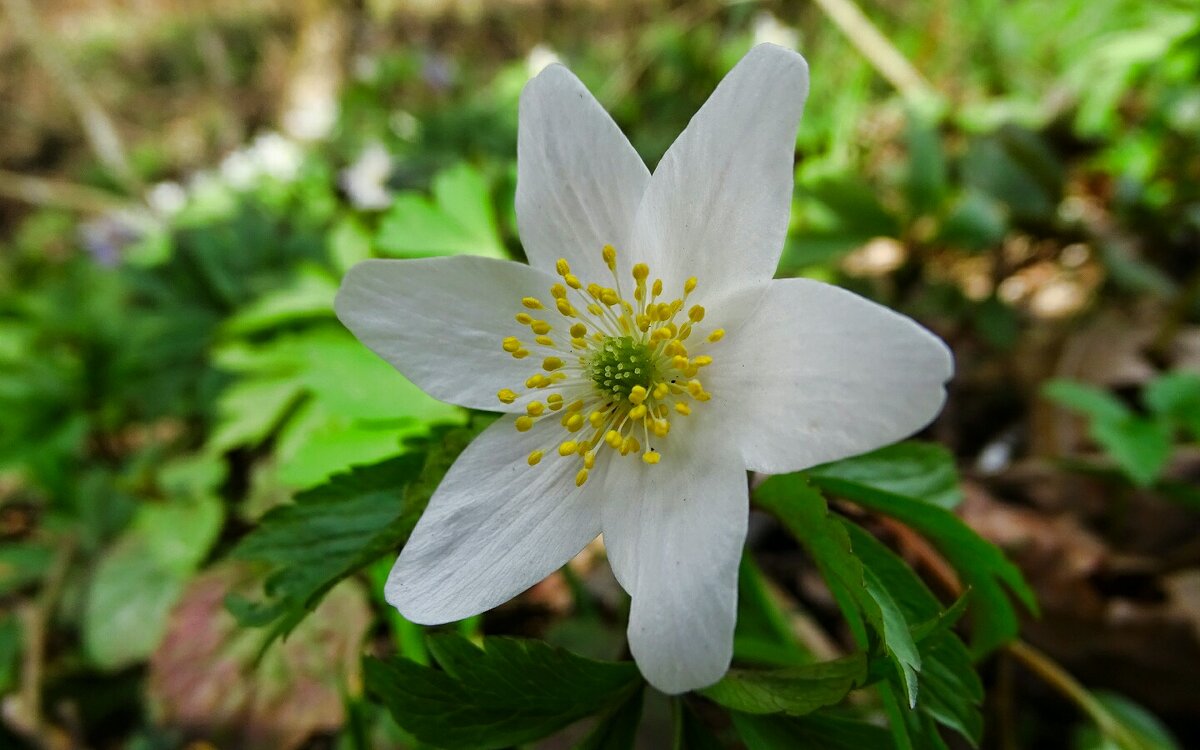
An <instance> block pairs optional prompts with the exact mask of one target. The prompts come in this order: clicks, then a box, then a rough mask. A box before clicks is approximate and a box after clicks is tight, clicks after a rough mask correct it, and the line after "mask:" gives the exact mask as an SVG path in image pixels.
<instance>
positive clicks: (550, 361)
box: [542, 357, 563, 372]
mask: <svg viewBox="0 0 1200 750" xmlns="http://www.w3.org/2000/svg"><path fill="white" fill-rule="evenodd" d="M562 366H563V361H562V360H561V359H559V358H558V357H546V358H545V359H543V360H542V369H543V370H545V371H546V372H554V371H555V370H557V369H558V368H560V367H562Z"/></svg>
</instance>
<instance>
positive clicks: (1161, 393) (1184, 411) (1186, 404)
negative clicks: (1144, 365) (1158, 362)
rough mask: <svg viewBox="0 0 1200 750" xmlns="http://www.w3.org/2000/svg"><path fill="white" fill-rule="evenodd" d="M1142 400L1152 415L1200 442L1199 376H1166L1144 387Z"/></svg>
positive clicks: (1181, 372) (1176, 374)
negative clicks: (1184, 429) (1165, 418)
mask: <svg viewBox="0 0 1200 750" xmlns="http://www.w3.org/2000/svg"><path fill="white" fill-rule="evenodd" d="M1142 400H1143V401H1144V402H1145V404H1146V406H1147V407H1148V408H1149V409H1150V410H1151V411H1153V412H1154V413H1155V414H1159V415H1162V416H1164V417H1170V418H1171V419H1174V420H1175V421H1176V422H1178V423H1179V424H1180V425H1182V426H1183V427H1184V428H1186V429H1187V431H1188V432H1190V433H1191V435H1192V438H1193V439H1196V440H1200V375H1198V374H1196V373H1194V372H1183V371H1179V372H1169V373H1166V374H1165V375H1160V376H1159V377H1157V378H1155V379H1154V380H1152V381H1150V382H1149V383H1147V384H1146V389H1145V390H1144V391H1143V392H1142Z"/></svg>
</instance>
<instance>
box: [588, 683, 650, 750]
mask: <svg viewBox="0 0 1200 750" xmlns="http://www.w3.org/2000/svg"><path fill="white" fill-rule="evenodd" d="M641 720H642V690H641V688H638V689H636V690H634V691H633V692H632V693H631V694H630V695H629V699H628V700H626V701H625V702H624V703H622V704H621V705H620V706H618V707H617V709H616V710H615V711H613V712H612V713H611V714H609V715H608V716H605V717H604V718H602V719H601V720H600V722H599V723H598V724H596V728H595V729H593V730H592V733H591V734H589V735H588V736H587V737H586V738H585V739H584V740H583V742H581V743H579V745H577V746H576V750H630V749H631V748H632V747H633V743H634V739H635V737H636V735H637V728H638V723H640V722H641Z"/></svg>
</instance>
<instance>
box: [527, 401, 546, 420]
mask: <svg viewBox="0 0 1200 750" xmlns="http://www.w3.org/2000/svg"><path fill="white" fill-rule="evenodd" d="M544 411H546V405H545V404H543V403H542V402H541V401H530V402H529V403H528V404H526V405H525V412H526V413H527V414H528V415H529V416H531V417H539V416H541V414H542V412H544Z"/></svg>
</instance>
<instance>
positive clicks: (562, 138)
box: [516, 65, 650, 286]
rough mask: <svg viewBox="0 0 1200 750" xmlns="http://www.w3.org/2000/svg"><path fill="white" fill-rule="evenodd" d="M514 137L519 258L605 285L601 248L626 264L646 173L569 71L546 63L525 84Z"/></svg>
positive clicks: (606, 273) (627, 143)
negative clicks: (565, 265) (566, 266)
mask: <svg viewBox="0 0 1200 750" xmlns="http://www.w3.org/2000/svg"><path fill="white" fill-rule="evenodd" d="M518 122H519V125H520V127H519V130H518V136H517V198H516V210H517V224H518V226H519V228H520V232H521V242H522V244H523V245H524V246H525V254H526V255H527V256H528V258H529V262H530V264H531V265H533V266H534V267H535V268H542V269H545V270H547V271H549V272H551V273H553V271H554V264H555V262H556V261H557V260H558V259H559V258H564V257H565V258H566V259H567V260H568V261H570V263H571V267H572V269H573V270H574V272H575V274H576V275H577V276H579V278H580V279H582V280H583V282H584V283H585V284H586V283H588V282H591V281H594V282H596V283H599V284H603V285H605V286H608V285H610V284H609V283H608V282H607V280H608V279H609V278H611V277H610V275H609V271H608V269H607V268H606V267H605V266H604V263H603V261H602V260H601V249H602V248H603V247H604V245H606V244H609V245H612V246H614V247H615V248H617V250H618V252H619V253H620V256H619V257H621V258H623V259H624V267H625V268H627V267H628V264H629V260H628V257H629V249H630V236H631V234H632V226H633V218H634V214H635V213H636V212H637V207H638V204H639V203H640V202H641V199H642V193H643V192H644V191H645V189H646V183H647V182H649V180H650V172H649V170H647V169H646V165H645V164H644V163H643V162H642V159H641V157H640V156H638V154H637V152H636V151H634V150H633V146H631V145H629V141H628V140H627V139H626V138H625V136H624V135H623V134H622V133H621V131H620V129H619V128H618V127H617V125H616V123H614V122H613V121H612V118H611V117H609V116H608V113H607V112H605V111H604V108H603V107H601V106H600V104H599V102H597V101H596V100H595V98H593V97H592V95H591V93H589V92H588V90H587V88H585V87H584V85H583V84H582V83H580V82H579V79H578V78H576V77H575V76H574V75H572V74H571V72H570V71H569V70H567V69H566V68H564V67H563V66H561V65H551V66H549V67H547V68H546V69H545V70H543V71H542V72H541V73H540V74H539V75H538V76H537V77H536V78H534V79H533V80H532V81H530V82H529V83H528V84H526V86H525V90H524V91H523V92H522V93H521V110H520V116H519V119H518Z"/></svg>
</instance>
